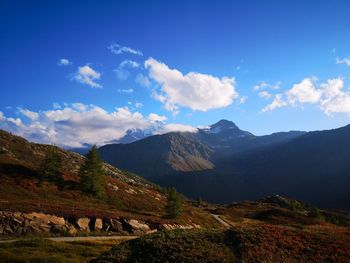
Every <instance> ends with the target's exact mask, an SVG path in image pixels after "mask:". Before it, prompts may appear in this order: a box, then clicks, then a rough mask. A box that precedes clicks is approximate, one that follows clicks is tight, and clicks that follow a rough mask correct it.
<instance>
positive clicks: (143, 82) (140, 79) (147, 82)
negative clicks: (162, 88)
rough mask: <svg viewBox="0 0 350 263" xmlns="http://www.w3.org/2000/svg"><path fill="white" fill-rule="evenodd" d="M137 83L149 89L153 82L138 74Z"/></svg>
mask: <svg viewBox="0 0 350 263" xmlns="http://www.w3.org/2000/svg"><path fill="white" fill-rule="evenodd" d="M135 81H136V83H138V84H140V85H141V86H143V87H146V88H149V87H150V86H151V81H150V80H149V78H148V77H147V76H144V75H143V74H141V73H139V74H137V76H136V79H135Z"/></svg>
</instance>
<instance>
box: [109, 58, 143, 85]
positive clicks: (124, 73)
mask: <svg viewBox="0 0 350 263" xmlns="http://www.w3.org/2000/svg"><path fill="white" fill-rule="evenodd" d="M139 66H140V64H139V63H137V62H136V61H133V60H129V59H126V60H124V61H122V62H121V63H120V64H119V65H118V68H116V69H115V70H114V72H115V73H116V74H117V78H118V79H120V80H126V79H127V78H128V77H129V76H130V71H128V70H127V69H126V68H134V69H135V68H138V67H139Z"/></svg>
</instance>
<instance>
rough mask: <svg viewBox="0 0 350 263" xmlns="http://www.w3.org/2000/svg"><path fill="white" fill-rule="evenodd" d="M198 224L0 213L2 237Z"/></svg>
mask: <svg viewBox="0 0 350 263" xmlns="http://www.w3.org/2000/svg"><path fill="white" fill-rule="evenodd" d="M199 227H200V226H199V225H195V224H191V225H178V224H158V225H157V224H150V223H147V222H144V221H140V220H136V219H126V218H88V217H81V218H65V217H60V216H56V215H49V214H44V213H37V212H32V213H20V212H5V211H0V236H20V235H24V234H27V233H33V234H39V233H56V234H65V233H69V234H71V235H75V234H76V233H77V232H78V231H79V232H91V231H105V232H110V233H118V234H120V235H124V234H133V235H144V234H148V233H153V232H155V231H157V230H162V229H165V230H174V229H191V228H199Z"/></svg>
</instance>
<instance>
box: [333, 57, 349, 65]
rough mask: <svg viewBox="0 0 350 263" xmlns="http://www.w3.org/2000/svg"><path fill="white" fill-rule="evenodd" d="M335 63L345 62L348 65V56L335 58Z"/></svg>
mask: <svg viewBox="0 0 350 263" xmlns="http://www.w3.org/2000/svg"><path fill="white" fill-rule="evenodd" d="M336 63H337V64H345V65H347V66H349V67H350V58H342V59H340V58H336Z"/></svg>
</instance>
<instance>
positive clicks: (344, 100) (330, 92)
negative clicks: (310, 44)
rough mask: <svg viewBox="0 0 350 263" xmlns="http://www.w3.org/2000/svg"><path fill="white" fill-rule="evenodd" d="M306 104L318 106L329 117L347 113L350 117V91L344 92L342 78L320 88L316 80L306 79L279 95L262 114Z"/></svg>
mask: <svg viewBox="0 0 350 263" xmlns="http://www.w3.org/2000/svg"><path fill="white" fill-rule="evenodd" d="M304 104H314V105H318V107H319V108H320V109H321V110H322V111H323V112H324V113H325V114H327V115H333V114H335V113H345V114H347V115H349V116H350V91H349V90H344V80H343V79H342V78H335V79H329V80H327V81H326V82H325V83H321V84H320V85H318V86H317V85H316V84H315V78H306V79H304V80H302V81H301V82H300V83H298V84H295V85H293V86H292V88H291V89H289V90H287V91H285V92H284V94H277V95H276V96H275V98H274V100H273V101H272V103H270V104H269V105H267V106H266V107H265V108H263V109H262V112H267V111H272V110H274V109H276V108H280V107H284V106H298V105H304Z"/></svg>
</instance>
